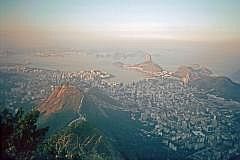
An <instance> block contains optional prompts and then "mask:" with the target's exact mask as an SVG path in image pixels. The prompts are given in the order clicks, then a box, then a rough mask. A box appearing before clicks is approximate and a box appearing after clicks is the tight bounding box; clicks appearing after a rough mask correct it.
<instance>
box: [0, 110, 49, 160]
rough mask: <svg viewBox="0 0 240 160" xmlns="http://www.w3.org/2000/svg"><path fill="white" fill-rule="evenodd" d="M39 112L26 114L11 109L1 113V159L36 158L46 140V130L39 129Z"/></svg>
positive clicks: (26, 159)
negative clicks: (40, 145)
mask: <svg viewBox="0 0 240 160" xmlns="http://www.w3.org/2000/svg"><path fill="white" fill-rule="evenodd" d="M38 118H39V111H37V110H33V111H31V112H29V113H26V114H24V112H23V111H22V109H19V110H16V111H15V113H14V112H12V111H10V110H9V109H3V110H2V111H1V112H0V143H1V146H0V150H1V153H0V159H15V160H30V159H35V158H36V149H37V147H38V145H39V144H40V143H42V141H43V140H44V138H45V134H46V132H47V131H48V127H46V128H38V126H37V120H38Z"/></svg>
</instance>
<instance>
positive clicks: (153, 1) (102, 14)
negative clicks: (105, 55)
mask: <svg viewBox="0 0 240 160" xmlns="http://www.w3.org/2000/svg"><path fill="white" fill-rule="evenodd" d="M0 32H1V35H0V36H1V43H2V44H1V46H2V45H8V43H15V44H20V45H22V44H29V43H39V44H43V45H44V44H45V43H46V44H47V43H49V42H57V41H62V42H64V43H65V42H69V43H72V42H74V43H76V44H77V43H78V42H79V43H82V42H85V43H86V44H87V43H97V42H100V41H112V40H113V41H114V40H115V41H151V42H152V41H158V40H185V41H238V40H239V39H240V1H239V0H32V1H31V0H0Z"/></svg>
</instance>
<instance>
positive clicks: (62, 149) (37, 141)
mask: <svg viewBox="0 0 240 160" xmlns="http://www.w3.org/2000/svg"><path fill="white" fill-rule="evenodd" d="M38 118H39V112H38V111H36V110H34V111H31V112H29V113H24V112H23V111H22V110H16V111H11V110H9V109H2V110H1V112H0V131H1V134H0V142H1V148H0V149H1V154H0V159H1V160H5V159H6V160H7V159H11V160H35V159H36V160H38V159H46V160H48V159H49V160H55V159H58V160H74V159H80V160H81V159H83V160H101V159H112V157H111V155H113V153H111V152H112V151H111V145H110V144H109V143H107V141H106V140H105V138H104V137H103V135H102V134H101V133H100V132H99V131H98V130H97V129H95V128H93V127H91V126H90V125H89V124H88V123H87V122H84V121H82V122H79V123H76V124H73V125H72V126H69V127H65V128H63V129H62V130H61V131H59V132H57V133H55V134H53V135H51V136H50V137H46V133H47V131H48V127H44V128H39V126H38Z"/></svg>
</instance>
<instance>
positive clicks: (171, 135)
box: [0, 65, 240, 160]
mask: <svg viewBox="0 0 240 160" xmlns="http://www.w3.org/2000/svg"><path fill="white" fill-rule="evenodd" d="M0 72H1V75H4V76H1V78H0V84H3V85H4V84H5V87H7V88H8V89H6V90H4V89H2V90H1V91H0V96H1V97H5V98H1V104H0V105H2V106H4V107H10V108H17V107H20V106H23V105H26V104H28V105H29V104H30V105H29V106H30V107H36V106H37V105H38V104H39V103H40V102H41V101H43V100H44V99H45V98H46V97H47V96H48V95H49V94H50V93H51V91H53V89H54V88H55V87H56V86H59V85H61V84H71V85H74V86H76V87H77V88H79V90H81V91H84V92H87V91H88V89H90V88H98V89H100V90H101V91H103V92H104V93H105V94H106V95H108V96H110V97H111V98H113V99H115V100H116V101H118V102H120V103H121V105H119V106H115V107H117V110H124V111H127V112H129V113H130V114H131V119H132V120H134V121H140V122H141V123H142V124H143V125H144V126H147V128H148V129H142V130H141V131H140V133H139V134H145V135H146V136H148V137H149V138H151V137H161V138H162V144H163V145H164V146H166V147H167V148H169V149H170V150H173V151H175V152H182V153H183V154H184V155H186V158H189V159H198V160H200V159H201V160H204V159H211V160H212V159H228V158H229V157H230V156H232V155H234V154H236V153H239V152H240V151H239V148H240V134H239V133H240V128H239V126H240V125H239V118H240V108H239V107H240V103H239V102H236V101H232V100H225V99H224V98H221V97H216V96H215V95H211V94H208V93H206V92H205V91H203V90H199V89H197V88H195V87H192V86H191V85H185V84H184V83H183V82H182V81H180V80H179V79H177V78H175V77H164V76H160V77H154V78H147V79H144V80H139V81H133V82H131V83H128V84H123V83H118V82H113V81H108V79H109V78H110V77H111V76H112V75H111V74H108V73H107V72H104V71H99V70H90V71H79V72H62V71H53V70H45V69H39V68H32V67H26V66H23V65H16V66H1V68H0ZM19 98H20V99H19ZM105 107H113V106H105Z"/></svg>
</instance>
